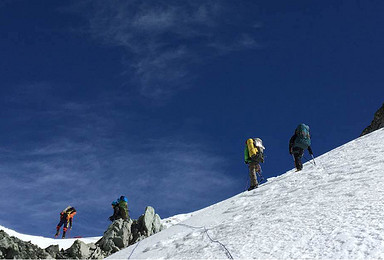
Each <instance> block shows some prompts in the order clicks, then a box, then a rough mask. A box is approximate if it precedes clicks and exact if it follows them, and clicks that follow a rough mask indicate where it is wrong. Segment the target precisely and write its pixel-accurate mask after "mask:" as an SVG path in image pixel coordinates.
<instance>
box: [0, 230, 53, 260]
mask: <svg viewBox="0 0 384 260" xmlns="http://www.w3.org/2000/svg"><path fill="white" fill-rule="evenodd" d="M0 258H1V259H52V258H53V257H52V256H51V255H49V254H48V252H47V251H45V250H44V249H41V248H40V247H38V246H36V245H33V244H32V243H31V242H24V241H22V240H20V239H18V238H16V237H11V236H9V235H8V234H7V233H5V232H4V231H3V230H0Z"/></svg>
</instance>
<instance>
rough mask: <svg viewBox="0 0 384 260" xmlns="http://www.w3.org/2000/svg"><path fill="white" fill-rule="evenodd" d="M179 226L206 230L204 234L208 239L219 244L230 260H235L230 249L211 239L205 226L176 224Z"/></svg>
mask: <svg viewBox="0 0 384 260" xmlns="http://www.w3.org/2000/svg"><path fill="white" fill-rule="evenodd" d="M176 225H178V226H184V227H188V228H192V229H204V233H205V234H207V237H208V238H209V240H211V242H213V243H217V244H219V245H220V246H221V247H222V248H223V249H224V250H225V254H226V256H227V257H228V258H229V259H233V257H232V255H231V252H229V250H228V248H227V247H226V246H225V245H224V244H223V243H221V242H220V241H218V240H213V239H212V238H211V236H210V235H209V234H208V229H207V228H206V227H205V226H203V227H194V226H191V225H187V224H176Z"/></svg>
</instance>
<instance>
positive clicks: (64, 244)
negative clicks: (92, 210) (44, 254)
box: [0, 226, 101, 249]
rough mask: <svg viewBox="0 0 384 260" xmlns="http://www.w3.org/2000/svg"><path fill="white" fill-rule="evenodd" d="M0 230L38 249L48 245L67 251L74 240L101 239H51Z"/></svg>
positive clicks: (91, 240) (88, 239)
mask: <svg viewBox="0 0 384 260" xmlns="http://www.w3.org/2000/svg"><path fill="white" fill-rule="evenodd" d="M0 230H4V231H5V233H7V234H8V235H10V236H14V237H17V238H18V239H20V240H22V241H26V242H27V241H30V242H31V243H32V244H34V245H37V246H39V247H40V248H43V249H44V248H47V247H48V246H50V245H59V248H60V249H67V248H69V247H71V246H72V244H73V242H75V240H77V239H79V240H81V241H83V242H84V243H87V244H88V243H96V242H97V240H99V239H100V238H101V237H88V238H77V239H76V238H69V239H53V238H46V237H39V236H31V235H24V234H21V233H18V232H16V231H14V230H11V229H8V228H5V227H3V226H0Z"/></svg>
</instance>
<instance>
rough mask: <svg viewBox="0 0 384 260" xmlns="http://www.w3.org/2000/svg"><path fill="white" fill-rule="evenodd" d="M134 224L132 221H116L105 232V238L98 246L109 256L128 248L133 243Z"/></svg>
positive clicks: (97, 243) (98, 242)
mask: <svg viewBox="0 0 384 260" xmlns="http://www.w3.org/2000/svg"><path fill="white" fill-rule="evenodd" d="M132 222H133V221H132V220H129V221H125V220H123V219H118V220H115V221H114V222H113V223H112V224H111V225H110V226H109V227H108V229H107V230H106V231H105V232H104V235H103V237H102V238H101V239H100V240H99V241H97V242H96V245H97V246H99V247H100V248H101V249H102V250H103V251H104V252H105V253H106V254H108V255H110V254H112V253H115V252H117V251H119V250H120V249H122V248H125V247H127V246H128V245H129V242H130V241H132V233H131V226H132Z"/></svg>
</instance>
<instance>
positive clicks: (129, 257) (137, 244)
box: [128, 240, 141, 259]
mask: <svg viewBox="0 0 384 260" xmlns="http://www.w3.org/2000/svg"><path fill="white" fill-rule="evenodd" d="M140 242H141V240H140V241H139V242H137V243H136V246H135V247H134V248H133V250H132V252H131V253H130V254H129V256H128V259H131V256H132V254H133V252H135V250H136V248H137V247H138V246H139V244H140Z"/></svg>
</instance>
